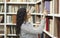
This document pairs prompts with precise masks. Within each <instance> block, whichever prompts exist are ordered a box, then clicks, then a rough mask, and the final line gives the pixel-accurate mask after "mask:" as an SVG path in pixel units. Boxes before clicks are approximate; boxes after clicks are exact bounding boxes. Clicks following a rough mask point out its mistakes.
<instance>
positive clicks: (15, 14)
mask: <svg viewBox="0 0 60 38" xmlns="http://www.w3.org/2000/svg"><path fill="white" fill-rule="evenodd" d="M6 14H8V15H16V14H17V13H6Z"/></svg>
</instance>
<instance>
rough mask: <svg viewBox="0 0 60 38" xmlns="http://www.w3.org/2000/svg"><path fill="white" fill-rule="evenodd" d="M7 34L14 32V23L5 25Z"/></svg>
mask: <svg viewBox="0 0 60 38" xmlns="http://www.w3.org/2000/svg"><path fill="white" fill-rule="evenodd" d="M6 29H7V34H16V26H15V25H7V28H6Z"/></svg>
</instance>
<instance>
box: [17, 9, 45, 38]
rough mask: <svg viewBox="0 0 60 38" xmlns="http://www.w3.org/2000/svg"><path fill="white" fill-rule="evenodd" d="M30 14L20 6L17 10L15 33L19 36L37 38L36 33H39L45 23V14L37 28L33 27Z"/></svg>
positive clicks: (21, 37) (20, 37)
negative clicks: (29, 20)
mask: <svg viewBox="0 0 60 38" xmlns="http://www.w3.org/2000/svg"><path fill="white" fill-rule="evenodd" d="M30 16H31V15H30V14H29V13H27V12H26V9H25V8H20V9H18V11H17V22H16V34H17V36H19V38H37V36H38V33H39V34H41V33H42V32H43V29H44V25H45V16H43V18H42V20H41V23H40V25H39V27H38V28H37V29H34V27H33V25H32V24H31V23H30V22H27V21H28V19H29V18H30Z"/></svg>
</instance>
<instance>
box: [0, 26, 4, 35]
mask: <svg viewBox="0 0 60 38" xmlns="http://www.w3.org/2000/svg"><path fill="white" fill-rule="evenodd" d="M0 34H4V26H3V25H0Z"/></svg>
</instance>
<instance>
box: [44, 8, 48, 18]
mask: <svg viewBox="0 0 60 38" xmlns="http://www.w3.org/2000/svg"><path fill="white" fill-rule="evenodd" d="M47 14H48V12H47V10H46V9H44V12H43V18H45V16H46V15H47Z"/></svg>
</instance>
